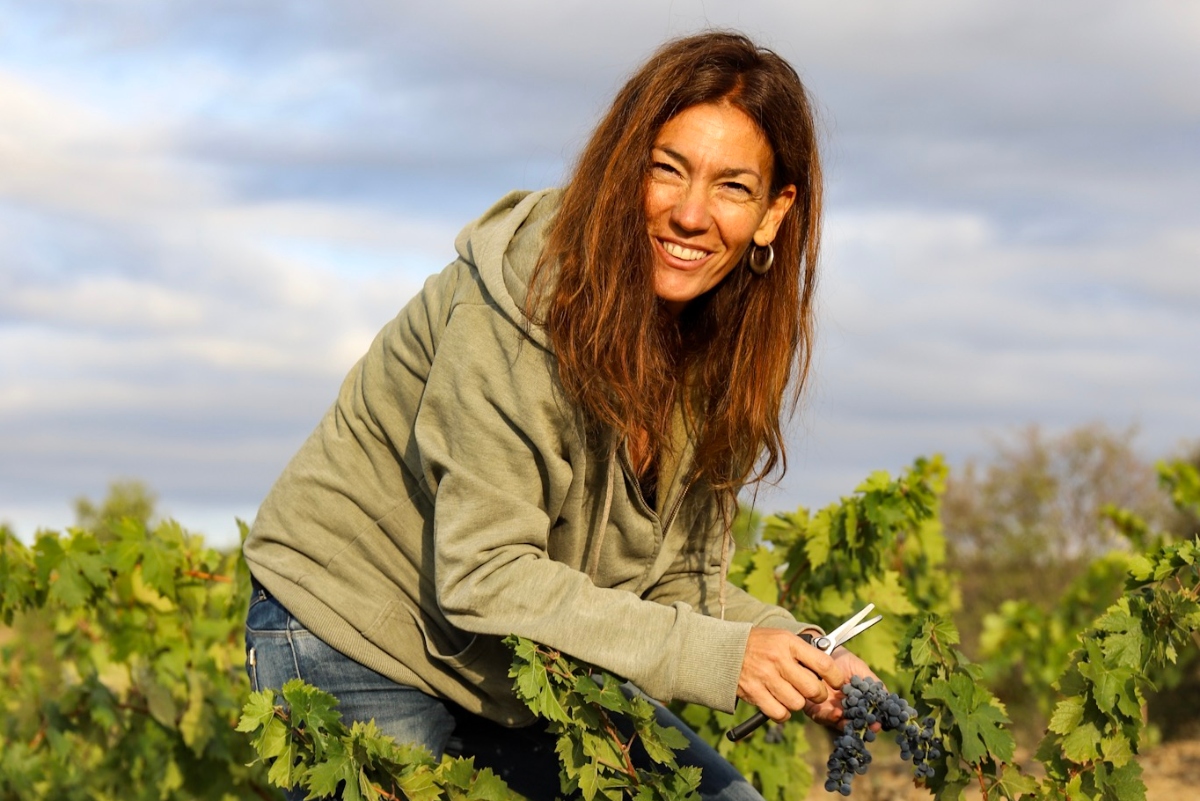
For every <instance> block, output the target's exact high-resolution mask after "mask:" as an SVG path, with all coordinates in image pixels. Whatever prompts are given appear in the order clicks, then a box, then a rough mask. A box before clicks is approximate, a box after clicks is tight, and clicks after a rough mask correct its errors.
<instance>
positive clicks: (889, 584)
mask: <svg viewBox="0 0 1200 801" xmlns="http://www.w3.org/2000/svg"><path fill="white" fill-rule="evenodd" d="M860 595H861V596H862V597H864V598H869V599H870V600H871V601H872V602H873V603H874V604H875V606H876V608H877V609H878V611H880V612H883V613H884V614H889V615H915V614H916V613H917V611H918V610H917V607H915V606H913V603H912V601H910V600H909V599H908V594H907V593H906V592H905V590H904V587H902V586H900V574H899V573H897V572H896V571H894V570H885V571H884V572H883V573H882V574H881V575H876V576H872V577H871V579H870V581H868V582H867V587H866V590H864V591H862V592H861V593H860Z"/></svg>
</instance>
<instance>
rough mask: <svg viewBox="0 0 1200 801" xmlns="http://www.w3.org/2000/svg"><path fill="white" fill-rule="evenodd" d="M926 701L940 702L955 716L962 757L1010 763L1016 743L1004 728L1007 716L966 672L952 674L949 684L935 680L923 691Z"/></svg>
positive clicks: (979, 761)
mask: <svg viewBox="0 0 1200 801" xmlns="http://www.w3.org/2000/svg"><path fill="white" fill-rule="evenodd" d="M925 699H926V700H940V701H942V702H943V703H944V704H945V705H946V707H947V708H948V709H949V710H950V713H951V714H952V715H954V721H955V725H956V726H957V727H958V729H959V731H960V732H961V735H962V738H961V739H962V754H961V756H962V758H963V759H965V760H967V761H968V762H970V763H972V764H981V763H982V762H983V761H984V760H985V759H987V758H989V757H991V758H992V759H995V760H996V761H997V762H1011V761H1012V758H1013V751H1014V749H1015V746H1016V744H1015V742H1014V741H1013V737H1012V734H1011V733H1010V732H1008V731H1007V730H1006V729H1005V728H1004V725H1005V724H1007V723H1008V717H1007V716H1006V715H1005V714H1004V712H1003V711H1002V710H1001V709H1000V707H999V705H998V704H999V702H998V701H996V699H995V698H994V697H993V696H992V694H991V693H989V692H988V691H987V690H986V689H984V688H983V687H982V686H980V685H979V684H977V683H975V682H974V681H973V680H972V679H971V677H970V676H968V675H967V674H965V673H955V674H954V675H952V676H951V677H950V680H949V681H944V680H941V679H938V680H936V681H933V682H931V683H930V685H929V688H928V689H927V690H926V691H925Z"/></svg>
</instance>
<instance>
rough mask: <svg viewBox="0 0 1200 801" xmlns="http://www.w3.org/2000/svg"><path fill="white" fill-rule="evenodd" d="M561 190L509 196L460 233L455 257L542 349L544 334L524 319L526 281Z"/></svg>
mask: <svg viewBox="0 0 1200 801" xmlns="http://www.w3.org/2000/svg"><path fill="white" fill-rule="evenodd" d="M560 196H561V190H559V189H543V190H541V191H538V192H528V191H523V190H518V191H515V192H509V193H508V194H507V195H505V196H504V197H502V198H501V199H500V200H499V201H498V202H497V203H496V204H495V205H494V206H492V207H491V208H490V209H488V210H487V211H485V212H484V213H483V215H482V216H481V217H480V218H479V219H477V220H475V222H473V223H471V224H470V225H468V226H467V227H466V228H464V229H463V230H462V232H461V233H459V235H458V238H457V239H455V241H454V247H455V249H456V250H457V251H458V255H459V256H460V257H461V258H462V259H463V260H465V261H466V262H468V263H469V264H471V265H473V266H474V267H475V269H476V270H477V271H478V272H479V277H480V280H481V281H482V283H483V286H484V288H485V289H486V290H487V293H488V294H489V295H490V296H491V298H492V300H493V301H494V302H495V304H496V306H497V307H498V308H499V309H500V311H501V312H503V313H504V315H505V316H506V317H508V318H509V319H510V320H511V321H512V322H513V324H514V325H517V326H519V327H520V328H522V329H523V330H525V331H526V332H527V333H528V335H529V336H530V337H531V338H532V339H533V340H534V341H535V342H537V343H538V344H539V345H541V346H542V347H547V346H548V343H547V339H546V332H545V329H543V328H542V327H541V326H538V325H533V324H531V323H530V321H529V320H528V319H527V318H526V316H525V312H524V309H525V301H526V298H527V297H528V295H529V280H530V278H531V277H532V275H533V269H534V267H535V266H537V262H538V259H539V258H540V257H541V255H542V249H543V248H544V247H545V244H546V232H547V229H548V227H549V224H550V222H551V221H552V220H553V219H554V216H555V214H556V213H557V211H558V204H559V199H560Z"/></svg>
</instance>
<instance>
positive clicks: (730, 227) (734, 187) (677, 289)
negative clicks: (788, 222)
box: [646, 103, 796, 314]
mask: <svg viewBox="0 0 1200 801" xmlns="http://www.w3.org/2000/svg"><path fill="white" fill-rule="evenodd" d="M773 162H774V157H773V154H772V152H771V146H770V145H769V144H768V143H767V140H766V137H765V136H763V133H762V131H761V130H759V127H758V125H756V124H755V123H754V121H753V120H751V119H750V118H749V117H748V116H746V114H745V112H743V111H742V110H741V109H738V108H736V107H734V106H732V105H729V104H727V103H705V104H702V105H699V106H692V107H691V108H688V109H686V110H684V111H682V112H680V113H679V114H677V115H676V116H674V117H672V118H671V119H670V120H669V121H668V122H667V123H666V124H665V125H663V127H662V129H661V130H660V131H659V132H658V137H657V138H656V139H655V140H654V148H653V149H652V150H651V153H650V174H649V176H648V177H647V181H646V227H647V231H648V233H649V235H650V244H651V247H652V248H653V250H654V292H655V294H657V295H658V296H659V297H660V298H662V299H663V300H664V301H666V305H667V308H668V309H670V311H671V312H672V313H673V314H678V313H679V312H680V311H682V310H683V308H684V307H685V306H686V305H687V304H688V303H689V302H690V301H691V300H693V299H694V298H696V297H698V296H700V295H702V294H703V293H705V292H707V291H708V290H710V289H712V288H713V287H714V286H716V285H717V284H719V283H721V280H722V279H724V278H725V276H726V275H728V274H729V272H730V271H731V270H733V269H734V267H736V266H737V265H738V264H739V263H740V262H741V260H742V256H743V255H744V254H745V252H746V248H747V247H749V246H750V243H751V242H752V241H753V242H754V243H755V244H757V245H760V246H761V245H767V244H769V243H770V242H772V241H773V240H774V239H775V232H776V231H777V230H778V229H779V224H780V223H781V222H782V221H783V216H784V214H786V213H787V210H788V209H789V208H791V205H792V202H793V201H794V200H795V198H796V187H795V186H792V185H790V184H789V185H788V186H786V187H784V189H783V190H782V191H781V192H780V193H779V194H778V195H776V196H775V197H774V198H772V197H770V196H769V192H770V187H771V166H772V164H773Z"/></svg>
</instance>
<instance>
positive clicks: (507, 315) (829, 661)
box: [245, 33, 873, 799]
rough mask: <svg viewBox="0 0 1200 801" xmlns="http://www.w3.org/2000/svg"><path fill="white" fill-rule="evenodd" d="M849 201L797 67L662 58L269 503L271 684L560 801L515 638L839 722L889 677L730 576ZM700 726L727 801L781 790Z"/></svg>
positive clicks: (727, 44)
mask: <svg viewBox="0 0 1200 801" xmlns="http://www.w3.org/2000/svg"><path fill="white" fill-rule="evenodd" d="M820 197H821V187H820V168H819V162H818V159H817V151H816V146H815V136H814V133H813V121H812V115H811V113H810V111H809V104H808V99H807V97H806V94H805V90H804V87H803V86H802V85H801V83H800V81H799V79H798V78H797V77H796V73H795V71H794V70H793V69H792V68H791V67H790V66H789V65H788V64H787V63H786V62H785V61H783V60H782V59H781V58H779V57H778V56H777V55H775V54H774V53H772V52H770V51H768V50H764V49H761V48H759V47H757V46H756V45H754V43H753V42H751V41H749V40H748V39H746V38H745V37H743V36H740V35H737V34H732V33H708V34H703V35H700V36H694V37H690V38H686V39H681V40H678V41H675V42H671V43H668V44H667V45H666V46H664V47H663V48H662V49H661V50H660V51H659V52H657V53H656V54H655V55H654V56H653V57H652V58H651V59H650V60H649V61H648V62H647V63H646V64H645V65H644V66H643V67H642V68H641V69H640V70H639V71H638V72H637V73H636V74H635V75H634V76H633V77H632V78H631V79H630V80H629V82H628V83H627V84H626V85H625V87H624V88H623V89H622V90H621V91H620V92H619V93H618V95H617V98H616V99H615V101H614V103H613V106H612V108H611V109H610V110H609V112H608V114H607V115H606V117H605V118H604V119H603V120H602V122H601V123H600V125H599V126H598V128H597V130H596V131H595V133H594V135H593V136H592V139H591V141H590V142H589V143H588V145H587V147H586V148H585V149H584V152H583V154H582V155H581V157H580V160H579V163H578V165H577V167H576V169H575V172H574V174H573V176H572V177H571V179H570V181H569V182H568V183H567V185H566V186H565V187H564V188H563V189H562V190H547V191H543V192H535V193H525V192H516V193H513V194H510V195H509V196H507V197H505V198H503V199H502V200H501V201H500V202H499V203H497V204H496V205H495V206H494V207H493V208H492V209H490V210H489V211H487V212H486V213H485V214H484V215H483V217H481V218H480V219H479V220H477V221H476V222H475V223H473V224H471V225H470V226H468V227H467V228H466V229H465V230H464V231H463V233H462V234H460V235H459V237H458V240H457V243H456V245H457V250H458V258H457V259H456V260H455V261H454V262H453V263H452V264H451V265H450V266H449V267H447V268H446V269H445V270H444V271H443V272H442V273H441V274H439V275H436V276H434V277H432V278H431V279H429V281H428V282H427V283H426V285H425V288H424V290H423V291H422V292H421V293H420V294H419V295H418V296H417V298H415V299H414V300H413V301H412V302H411V303H409V304H408V305H407V306H406V307H405V308H404V309H403V310H402V311H401V312H400V314H399V315H398V316H397V317H396V318H395V320H393V321H392V322H391V323H390V324H388V325H387V326H386V327H385V328H384V329H383V331H382V332H380V334H379V336H378V337H376V339H375V341H374V343H373V344H372V345H371V347H370V349H369V350H368V352H367V353H366V355H364V356H363V358H362V359H361V360H360V361H359V363H358V364H357V365H356V366H355V367H354V369H353V370H352V371H351V373H350V375H349V376H347V378H346V381H345V382H344V384H343V386H342V390H341V393H340V395H339V397H338V399H337V402H336V403H335V405H334V407H333V408H332V409H331V410H330V411H329V413H328V414H327V415H326V417H325V419H324V420H322V421H321V423H320V424H319V425H318V427H317V429H316V431H315V432H314V433H313V434H312V436H311V437H310V438H309V440H308V442H307V443H305V445H304V446H303V448H302V449H301V450H300V452H299V453H298V454H297V455H296V456H295V457H294V458H293V460H292V461H291V463H290V464H289V465H288V467H287V469H286V470H285V472H284V474H283V475H282V476H281V477H280V479H279V480H278V482H277V483H276V485H275V487H274V488H273V489H272V490H271V493H270V494H269V495H268V497H267V498H266V500H265V501H264V503H263V505H262V508H261V510H260V511H259V514H258V517H257V519H256V520H255V524H254V527H253V530H252V532H251V534H250V537H249V538H248V539H247V541H246V545H245V554H246V559H247V561H248V563H249V564H250V568H251V571H252V573H253V575H254V579H255V593H254V598H253V601H252V604H251V607H250V611H249V614H248V618H247V640H246V642H247V649H248V656H247V665H248V670H249V671H250V675H251V678H252V680H253V681H254V683H255V686H256V688H261V687H276V688H278V687H280V686H281V685H282V684H283V683H284V682H285V681H286V680H288V679H290V678H294V677H299V678H302V679H305V680H306V681H309V682H310V683H312V684H316V685H317V686H319V687H321V688H322V689H325V690H326V691H329V692H331V693H333V694H334V695H335V696H337V697H338V698H339V700H340V709H341V711H342V713H343V714H344V715H345V716H346V717H347V718H349V719H351V720H368V719H374V720H375V721H376V723H377V724H378V725H379V726H380V727H381V728H382V729H383V730H384V731H385V733H387V734H390V735H392V736H393V737H396V738H397V739H399V740H401V741H407V742H415V743H420V744H423V745H425V746H427V747H428V748H429V749H430V750H431V751H433V752H434V753H435V754H438V755H440V754H442V753H455V754H458V753H461V754H465V755H470V756H473V757H474V758H475V760H476V764H477V765H479V766H483V765H487V766H490V767H492V768H493V769H495V770H496V771H497V772H498V773H500V774H501V775H502V776H503V777H504V778H505V779H506V780H507V781H508V782H509V783H510V785H511V786H513V787H514V789H517V790H518V791H519V792H521V793H522V794H523V795H526V796H527V797H530V798H534V799H539V798H553V797H555V796H556V795H557V794H558V791H559V784H558V778H557V775H558V770H557V763H556V759H555V756H554V742H553V738H552V737H550V736H549V735H548V734H547V732H546V731H545V729H544V728H543V727H542V726H539V725H536V724H534V723H533V721H532V720H531V719H530V717H529V712H528V710H527V709H526V708H525V707H524V706H523V705H522V704H521V703H520V702H519V701H518V700H517V698H516V697H515V695H514V694H513V692H512V686H511V680H510V679H509V677H508V666H509V663H510V656H509V654H508V653H507V651H506V650H505V648H504V646H503V645H502V644H501V639H502V638H503V637H504V636H505V635H508V634H518V635H521V636H523V637H527V638H529V639H532V640H536V641H538V642H541V643H544V644H546V645H548V646H550V647H552V648H555V649H558V650H561V651H563V652H565V653H568V654H570V655H572V656H574V657H575V658H577V659H580V660H583V661H586V662H589V663H592V664H594V665H597V666H600V667H602V668H605V669H607V670H610V671H612V672H614V673H617V674H619V675H622V676H624V677H626V678H628V679H629V680H630V681H631V683H632V685H636V688H637V690H640V691H642V692H645V693H646V694H648V695H649V696H651V697H653V698H657V699H660V700H663V701H666V700H672V699H677V700H682V701H687V702H692V703H700V704H706V705H708V706H710V707H713V708H717V709H722V710H726V711H731V710H732V709H733V708H734V706H735V704H736V703H737V699H738V698H741V699H743V700H745V701H747V702H749V703H751V704H754V705H755V706H758V707H759V708H760V709H761V710H762V711H763V712H764V713H765V714H767V715H768V716H770V717H772V718H775V719H777V720H783V719H786V718H787V717H788V716H789V715H790V714H791V713H792V712H794V711H800V710H803V711H804V712H806V713H807V714H809V715H810V716H812V717H814V718H815V719H817V720H820V721H822V722H826V723H833V722H835V721H836V720H838V718H839V716H840V714H841V710H840V706H839V705H838V700H839V693H840V691H839V690H837V689H836V688H838V687H840V686H841V685H842V683H843V682H844V680H845V679H846V678H847V677H848V676H849V675H851V674H857V675H863V676H869V675H873V674H872V673H871V672H870V669H869V668H868V667H867V666H866V665H865V664H863V663H862V661H861V660H859V659H858V658H857V657H855V656H854V655H853V654H851V653H849V652H848V651H845V650H844V649H842V650H839V651H835V652H834V654H833V655H832V656H830V655H826V654H824V653H822V652H821V651H819V650H817V649H815V648H813V647H811V646H809V645H808V644H807V643H806V642H805V641H804V640H803V639H801V638H800V637H799V636H797V635H799V634H801V633H802V632H804V630H805V629H808V628H812V627H810V626H808V625H807V624H805V623H802V622H799V621H797V620H795V619H794V618H793V617H792V616H791V614H789V613H788V612H787V611H785V610H784V609H782V608H779V607H775V606H770V605H767V604H763V603H761V602H759V601H758V600H756V599H754V598H753V597H751V596H750V595H748V594H747V593H745V592H743V591H741V590H738V589H736V588H734V587H732V586H730V585H729V584H728V582H727V581H726V572H727V567H728V560H729V557H730V552H731V549H732V537H731V534H730V527H731V521H732V519H733V517H734V514H735V512H736V498H737V493H738V491H739V489H740V488H741V487H742V486H744V485H745V484H746V483H748V482H752V481H756V480H759V479H761V478H762V477H763V476H764V475H766V474H767V473H769V472H770V471H771V470H772V469H773V468H774V467H776V466H781V465H782V464H783V446H782V436H781V434H780V425H781V417H782V415H783V410H784V407H785V402H786V399H787V396H788V393H789V387H790V389H791V393H792V397H793V398H795V397H798V394H799V392H800V389H801V387H802V385H803V382H804V378H805V375H806V373H807V368H808V360H809V351H810V340H811V330H812V321H811V303H812V292H813V286H814V281H815V273H814V270H815V265H816V257H817V240H818V236H817V233H818V228H819V224H820V208H821V203H820ZM634 691H635V690H633V689H631V690H630V692H634ZM658 714H659V715H660V717H661V719H662V720H663V721H664V722H667V723H669V724H670V725H675V726H677V727H679V728H682V729H684V731H685V732H687V729H686V727H685V726H684V725H683V724H682V723H680V722H679V721H678V720H675V719H674V718H673V716H671V715H670V713H669V712H667V710H666V709H665V708H659V711H658ZM505 727H508V728H505ZM510 729H511V730H510ZM689 735H690V732H689ZM689 740H690V742H691V746H690V748H689V749H688V750H687V752H686V753H685V754H684V755H683V756H682V759H681V761H682V762H683V763H684V764H696V765H699V766H701V767H702V768H703V769H704V773H703V776H704V779H703V784H702V785H701V788H700V789H701V794H702V796H703V797H704V798H705V799H754V798H758V797H759V796H758V795H757V793H756V792H755V791H754V789H753V788H752V787H750V785H749V784H747V783H746V782H745V781H744V780H743V779H742V778H741V777H740V776H738V774H737V772H736V771H734V770H733V768H732V767H731V766H730V765H729V764H728V763H727V762H725V761H724V760H723V759H722V758H721V757H720V756H718V754H717V753H716V751H714V750H713V749H712V748H711V747H709V746H708V745H706V744H704V743H703V742H701V741H700V740H699V739H698V738H695V737H694V736H690V737H689Z"/></svg>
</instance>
